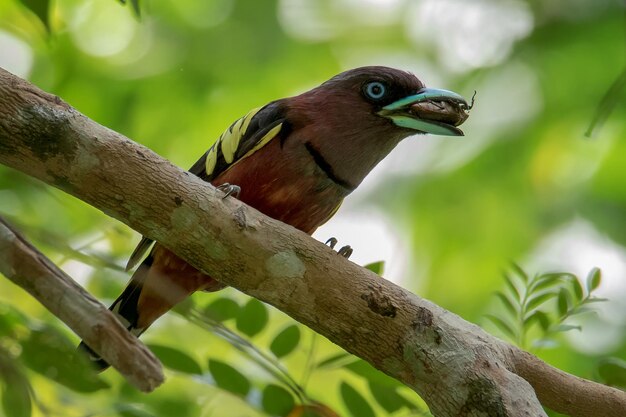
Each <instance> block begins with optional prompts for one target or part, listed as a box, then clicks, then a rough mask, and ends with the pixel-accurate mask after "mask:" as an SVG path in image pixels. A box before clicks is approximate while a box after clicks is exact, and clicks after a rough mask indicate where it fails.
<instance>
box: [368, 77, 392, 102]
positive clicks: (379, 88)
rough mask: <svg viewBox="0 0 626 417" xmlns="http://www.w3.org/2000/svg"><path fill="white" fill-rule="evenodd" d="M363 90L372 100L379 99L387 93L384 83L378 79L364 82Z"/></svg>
mask: <svg viewBox="0 0 626 417" xmlns="http://www.w3.org/2000/svg"><path fill="white" fill-rule="evenodd" d="M364 90H365V95H366V96H367V97H369V98H371V99H373V100H379V99H381V98H383V97H384V95H385V93H387V87H385V84H383V83H381V82H378V81H373V82H371V83H367V84H365V88H364Z"/></svg>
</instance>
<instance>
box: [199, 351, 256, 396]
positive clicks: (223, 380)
mask: <svg viewBox="0 0 626 417" xmlns="http://www.w3.org/2000/svg"><path fill="white" fill-rule="evenodd" d="M209 372H211V375H212V376H213V379H214V380H215V384H216V385H217V386H218V387H220V388H221V389H223V390H226V391H229V392H232V393H233V394H236V395H241V396H242V397H245V396H246V395H248V392H250V381H248V378H246V377H245V376H244V375H243V374H242V373H241V372H239V371H238V370H236V369H235V368H233V367H232V366H230V365H228V364H226V363H224V362H220V361H217V360H214V359H209Z"/></svg>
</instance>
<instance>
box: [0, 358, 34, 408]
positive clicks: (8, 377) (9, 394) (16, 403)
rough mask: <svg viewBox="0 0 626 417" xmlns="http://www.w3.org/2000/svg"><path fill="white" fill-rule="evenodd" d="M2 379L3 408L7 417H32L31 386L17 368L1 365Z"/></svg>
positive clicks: (0, 379) (0, 380)
mask: <svg viewBox="0 0 626 417" xmlns="http://www.w3.org/2000/svg"><path fill="white" fill-rule="evenodd" d="M0 371H3V372H2V373H1V375H2V377H1V378H0V382H2V381H3V382H4V384H3V385H2V408H3V409H4V413H5V415H6V417H30V415H31V411H32V410H31V402H30V390H31V388H30V384H29V383H28V380H27V379H26V376H25V375H23V374H22V373H21V372H20V371H18V370H17V368H14V367H11V368H9V367H8V364H3V365H0Z"/></svg>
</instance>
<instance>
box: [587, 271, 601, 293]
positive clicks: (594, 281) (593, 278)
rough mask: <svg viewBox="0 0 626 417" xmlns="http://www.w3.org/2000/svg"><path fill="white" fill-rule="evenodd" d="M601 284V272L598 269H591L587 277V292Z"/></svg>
mask: <svg viewBox="0 0 626 417" xmlns="http://www.w3.org/2000/svg"><path fill="white" fill-rule="evenodd" d="M601 282H602V270H600V268H593V269H592V270H591V271H589V274H588V275H587V292H588V293H591V292H592V291H593V290H595V289H596V288H598V287H599V286H600V283H601Z"/></svg>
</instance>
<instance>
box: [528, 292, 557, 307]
mask: <svg viewBox="0 0 626 417" xmlns="http://www.w3.org/2000/svg"><path fill="white" fill-rule="evenodd" d="M554 297H556V293H553V292H543V293H539V294H537V295H534V296H532V297H531V298H529V299H528V300H527V301H526V307H525V310H526V311H532V310H534V309H536V308H538V307H539V306H540V305H542V304H543V303H545V302H546V301H548V300H549V299H551V298H554Z"/></svg>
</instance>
